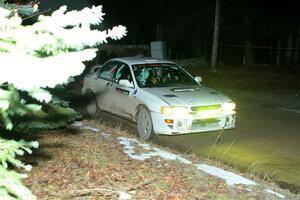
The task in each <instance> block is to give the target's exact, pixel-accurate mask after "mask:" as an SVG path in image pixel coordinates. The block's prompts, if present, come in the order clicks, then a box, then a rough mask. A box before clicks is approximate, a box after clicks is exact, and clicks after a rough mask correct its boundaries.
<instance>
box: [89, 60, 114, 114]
mask: <svg viewBox="0 0 300 200" xmlns="http://www.w3.org/2000/svg"><path fill="white" fill-rule="evenodd" d="M117 68H118V63H117V62H116V61H110V62H108V63H106V64H105V65H104V66H103V67H102V68H101V69H100V70H99V72H98V74H97V76H96V77H95V80H94V81H93V83H94V85H93V88H94V92H95V95H96V98H97V103H98V106H99V107H100V109H102V110H106V111H109V112H111V108H112V105H111V98H112V96H113V95H112V93H113V90H114V88H113V85H114V84H115V83H114V77H115V73H116V70H117Z"/></svg>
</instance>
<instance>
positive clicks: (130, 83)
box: [119, 79, 133, 88]
mask: <svg viewBox="0 0 300 200" xmlns="http://www.w3.org/2000/svg"><path fill="white" fill-rule="evenodd" d="M119 84H120V85H122V86H125V87H131V88H133V83H132V82H130V81H129V80H127V79H121V80H120V81H119Z"/></svg>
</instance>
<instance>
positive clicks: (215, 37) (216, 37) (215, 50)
mask: <svg viewBox="0 0 300 200" xmlns="http://www.w3.org/2000/svg"><path fill="white" fill-rule="evenodd" d="M219 29H220V0H216V8H215V25H214V35H213V47H212V54H211V68H212V71H217V61H218V45H219V44H218V43H219Z"/></svg>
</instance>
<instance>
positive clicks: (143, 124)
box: [136, 108, 155, 140]
mask: <svg viewBox="0 0 300 200" xmlns="http://www.w3.org/2000/svg"><path fill="white" fill-rule="evenodd" d="M136 121H137V127H138V132H139V136H140V137H141V138H142V139H143V140H151V139H153V138H154V136H155V133H154V131H153V124H152V119H151V115H150V113H149V111H148V110H147V109H146V108H141V109H140V110H139V112H138V114H137V116H136Z"/></svg>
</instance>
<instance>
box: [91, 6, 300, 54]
mask: <svg viewBox="0 0 300 200" xmlns="http://www.w3.org/2000/svg"><path fill="white" fill-rule="evenodd" d="M94 3H95V4H101V5H103V9H104V12H105V13H106V16H105V18H104V19H105V21H104V25H107V27H111V26H113V25H117V24H122V25H125V26H126V27H127V29H128V35H127V36H126V38H125V39H122V41H119V43H123V44H149V42H151V41H155V40H165V41H166V42H167V44H168V47H169V49H172V50H173V52H174V51H176V52H178V55H177V54H176V55H173V56H176V57H178V56H179V57H187V55H189V56H192V57H193V56H197V55H201V56H204V57H209V52H210V48H211V41H212V33H213V24H214V8H215V1H213V0H201V1H197V0H190V1H183V0H177V1H172V0H160V1H150V0H144V1H138V0H122V1H117V0H96V1H94ZM298 4H299V3H297V1H281V2H277V1H259V0H252V1H251V0H245V1H238V0H226V1H225V0H223V1H222V0H221V22H220V25H221V26H220V42H221V43H225V44H234V45H243V40H244V38H245V35H250V36H251V37H252V40H253V44H254V45H256V46H274V45H275V44H276V42H277V41H278V39H279V38H280V39H281V40H282V44H283V46H286V45H287V44H286V43H287V40H288V37H289V36H290V35H293V36H296V35H298V33H299V31H298V30H300V6H299V5H298ZM246 21H248V22H249V23H248V24H247V23H245V22H246ZM294 40H295V39H294ZM234 51H237V52H238V51H239V50H238V49H235V50H234Z"/></svg>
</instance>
